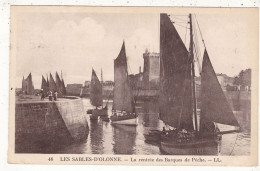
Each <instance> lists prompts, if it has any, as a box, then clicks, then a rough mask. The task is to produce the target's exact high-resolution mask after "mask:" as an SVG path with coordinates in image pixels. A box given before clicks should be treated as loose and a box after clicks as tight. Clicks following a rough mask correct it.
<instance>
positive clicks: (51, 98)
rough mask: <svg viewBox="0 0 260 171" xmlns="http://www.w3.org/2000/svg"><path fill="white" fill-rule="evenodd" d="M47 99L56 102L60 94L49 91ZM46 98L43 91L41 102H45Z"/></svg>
mask: <svg viewBox="0 0 260 171" xmlns="http://www.w3.org/2000/svg"><path fill="white" fill-rule="evenodd" d="M53 94H54V95H53ZM46 97H49V101H53V100H54V101H56V100H57V98H58V92H57V91H54V93H52V91H48V92H47V95H46ZM44 98H45V94H44V92H43V90H42V91H41V100H44Z"/></svg>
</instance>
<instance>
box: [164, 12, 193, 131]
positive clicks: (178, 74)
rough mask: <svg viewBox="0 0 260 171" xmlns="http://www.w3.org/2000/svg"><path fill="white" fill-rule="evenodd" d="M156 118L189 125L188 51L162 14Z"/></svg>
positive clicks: (190, 95) (190, 121)
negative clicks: (157, 111)
mask: <svg viewBox="0 0 260 171" xmlns="http://www.w3.org/2000/svg"><path fill="white" fill-rule="evenodd" d="M160 82H161V85H160V96H159V111H160V119H161V120H162V121H163V122H164V123H166V124H167V125H170V126H172V127H175V128H179V129H188V130H192V129H193V122H192V111H193V110H192V89H191V61H190V60H189V52H188V51H187V49H186V47H185V45H184V43H183V42H182V40H181V38H180V36H179V34H178V32H177V30H176V29H175V27H174V26H173V24H172V22H171V20H170V18H169V17H168V16H167V15H166V14H161V15H160Z"/></svg>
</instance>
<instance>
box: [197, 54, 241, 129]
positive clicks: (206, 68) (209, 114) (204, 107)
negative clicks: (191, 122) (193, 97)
mask: <svg viewBox="0 0 260 171" xmlns="http://www.w3.org/2000/svg"><path fill="white" fill-rule="evenodd" d="M210 122H217V123H221V124H226V125H233V126H239V124H238V122H237V120H236V118H235V116H234V114H233V112H232V109H231V107H230V106H229V104H228V101H227V99H226V97H225V95H224V92H223V90H222V88H221V86H220V84H219V82H218V79H217V76H216V73H215V71H214V69H213V66H212V64H211V62H210V59H209V56H208V53H207V51H206V50H205V52H204V56H203V63H202V73H201V121H200V123H201V124H200V127H201V128H200V129H201V130H200V131H204V130H203V129H205V128H206V127H207V124H208V123H209V124H210Z"/></svg>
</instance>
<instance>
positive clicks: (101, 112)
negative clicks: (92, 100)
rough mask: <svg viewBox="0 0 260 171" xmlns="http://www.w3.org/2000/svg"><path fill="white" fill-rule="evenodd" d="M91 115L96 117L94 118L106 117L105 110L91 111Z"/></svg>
mask: <svg viewBox="0 0 260 171" xmlns="http://www.w3.org/2000/svg"><path fill="white" fill-rule="evenodd" d="M92 115H96V116H108V113H107V109H106V108H102V109H93V110H92Z"/></svg>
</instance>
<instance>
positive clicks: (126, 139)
mask: <svg viewBox="0 0 260 171" xmlns="http://www.w3.org/2000/svg"><path fill="white" fill-rule="evenodd" d="M83 104H84V108H85V110H87V109H90V108H92V106H91V105H90V103H89V99H83ZM108 108H109V109H108V115H111V108H112V102H109V103H108ZM136 108H137V109H136V110H137V113H138V126H137V127H133V126H126V125H115V126H114V125H111V123H110V122H108V123H107V122H103V121H102V120H97V121H94V122H92V121H90V120H89V115H87V118H88V123H89V127H90V133H89V136H88V139H87V140H86V141H85V142H81V143H77V144H72V145H70V146H66V148H64V149H63V150H61V151H60V152H59V153H85V154H139V155H151V154H155V155H160V154H162V153H161V152H160V149H159V146H158V144H150V143H147V142H145V137H144V134H146V133H148V132H149V130H155V129H157V130H161V129H162V127H163V125H164V124H163V122H162V121H161V120H159V119H158V117H159V114H158V113H159V107H158V103H157V102H155V101H146V102H139V103H138V104H137V106H136ZM235 116H236V118H237V119H238V122H239V123H240V125H241V126H242V128H243V130H244V131H243V132H242V133H239V134H226V135H223V136H222V142H221V152H220V155H224V156H228V155H249V154H250V137H251V135H250V120H249V119H248V116H245V115H244V114H243V112H235ZM219 128H220V130H225V129H230V127H229V126H226V125H219ZM231 129H232V128H231Z"/></svg>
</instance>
